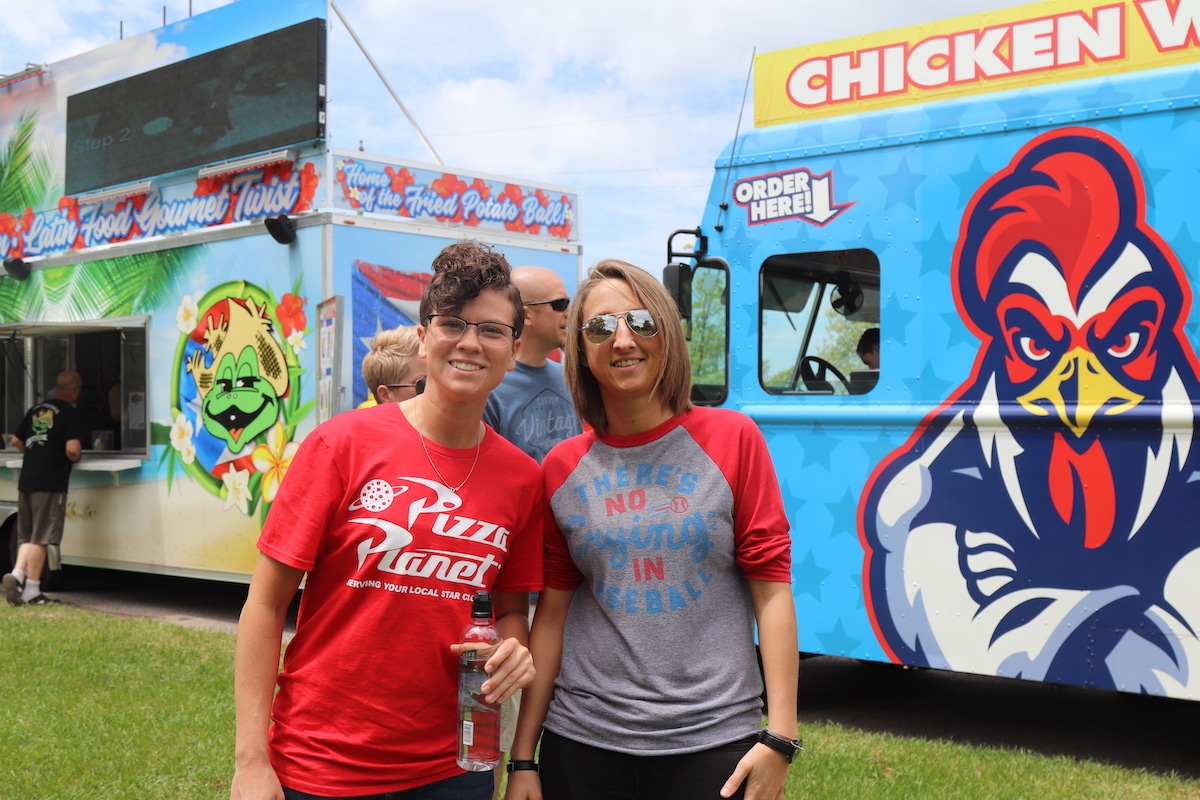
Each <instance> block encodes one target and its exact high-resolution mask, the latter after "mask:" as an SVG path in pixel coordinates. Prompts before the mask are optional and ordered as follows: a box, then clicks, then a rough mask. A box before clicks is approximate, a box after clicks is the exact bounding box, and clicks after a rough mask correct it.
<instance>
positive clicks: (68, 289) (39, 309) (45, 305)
mask: <svg viewBox="0 0 1200 800" xmlns="http://www.w3.org/2000/svg"><path fill="white" fill-rule="evenodd" d="M193 250H194V248H171V249H168V250H159V251H156V252H152V253H138V254H137V255H131V256H122V257H119V258H108V259H104V260H102V261H93V262H90V263H88V264H86V265H85V264H69V265H64V266H58V267H46V268H44V269H37V270H34V271H33V273H32V274H31V275H30V276H29V280H27V281H24V282H22V283H18V282H16V281H13V280H8V279H4V280H0V322H15V321H20V320H28V319H37V320H45V321H55V322H73V321H80V320H89V319H101V318H105V317H123V316H128V315H130V314H149V313H151V312H152V311H154V310H155V309H156V308H159V307H161V306H163V305H167V306H170V307H174V305H175V303H176V302H177V298H178V297H179V296H180V295H182V294H186V292H187V290H186V285H187V281H186V276H185V272H186V266H187V263H188V260H189V257H190V254H191V253H192V252H193Z"/></svg>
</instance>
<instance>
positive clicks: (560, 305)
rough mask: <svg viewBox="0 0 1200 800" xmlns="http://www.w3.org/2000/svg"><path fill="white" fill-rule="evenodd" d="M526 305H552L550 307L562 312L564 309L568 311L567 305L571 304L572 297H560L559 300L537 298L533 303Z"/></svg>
mask: <svg viewBox="0 0 1200 800" xmlns="http://www.w3.org/2000/svg"><path fill="white" fill-rule="evenodd" d="M525 305H527V306H550V308H552V309H554V310H555V311H558V312H560V313H561V312H563V311H566V310H567V307H568V306H570V305H571V298H569V297H560V298H558V299H557V300H535V301H533V302H532V303H525Z"/></svg>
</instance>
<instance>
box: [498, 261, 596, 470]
mask: <svg viewBox="0 0 1200 800" xmlns="http://www.w3.org/2000/svg"><path fill="white" fill-rule="evenodd" d="M512 276H513V282H514V283H515V284H517V288H519V289H520V290H521V299H522V301H523V302H524V304H525V329H524V331H523V332H522V333H521V347H520V349H519V350H518V351H517V364H516V367H515V368H514V369H513V371H512V372H509V373H508V374H507V375H505V376H504V380H503V382H501V384H500V385H499V386H498V387H496V388H495V389H494V390H493V391H492V394H491V396H490V397H489V398H488V402H487V408H486V409H485V410H484V412H483V421H484V422H486V423H487V424H488V425H491V426H492V427H493V428H494V429H495V430H496V433H499V434H500V435H501V436H503V437H504V438H505V439H508V440H509V441H510V442H512V443H513V444H515V445H516V446H517V447H519V448H521V449H522V450H524V451H525V452H526V453H528V454H529V455H530V456H532V457H533V458H534V459H535V460H536V461H537V462H538V463H539V464H540V463H541V462H542V459H543V458H545V457H546V453H548V452H550V448H552V447H553V446H554V445H556V444H558V443H559V442H561V441H563V440H564V439H569V438H570V437H572V436H575V435H576V434H578V433H582V431H583V428H582V426H581V425H580V424H579V418H578V417H577V416H576V415H575V406H574V404H573V403H572V402H571V395H570V393H569V392H568V391H567V387H566V384H565V383H564V382H563V370H562V365H561V364H559V363H558V362H557V361H552V360H550V358H549V356H550V354H551V353H552V352H554V351H555V350H557V349H558V348H560V347H562V345H563V341H564V339H565V337H566V335H567V308H568V307H569V306H570V304H571V298H570V296H569V295H568V294H567V289H566V287H565V286H564V285H563V282H562V278H560V277H558V274H557V273H555V272H554V270H551V269H546V268H545V267H517V268H516V269H514V270H513V271H512Z"/></svg>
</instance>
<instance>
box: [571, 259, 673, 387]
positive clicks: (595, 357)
mask: <svg viewBox="0 0 1200 800" xmlns="http://www.w3.org/2000/svg"><path fill="white" fill-rule="evenodd" d="M644 307H645V305H644V304H643V303H641V302H640V301H639V300H638V299H637V296H636V295H635V294H634V293H633V289H631V288H630V286H629V284H627V283H625V282H624V281H618V280H608V281H604V282H603V283H600V284H598V285H597V286H596V287H595V288H594V289H593V290H592V291H591V292H590V293H589V294H588V296H587V299H586V300H585V301H584V304H583V309H582V314H581V318H582V319H583V321H584V323H585V324H586V321H587V320H589V319H591V318H593V317H597V316H599V315H601V314H616V315H618V316H619V317H620V318H619V319H618V321H617V330H616V333H614V334H613V335H612V336H611V337H609V339H608V340H607V341H605V342H604V343H602V344H592V343H591V342H588V341H585V342H584V345H583V346H584V355H585V357H586V358H587V366H588V369H589V370H590V371H591V373H592V375H593V376H595V378H596V382H597V383H598V384H599V386H600V395H601V397H603V398H604V402H605V404H606V405H607V404H608V403H609V402H610V401H617V400H637V399H641V400H648V399H649V398H650V397H651V396H652V395H653V394H654V391H655V387H656V386H657V384H658V381H659V380H660V378H661V376H662V371H663V350H662V347H663V344H662V337H661V335H659V336H652V337H650V338H645V337H643V336H639V335H637V334H635V333H634V332H633V331H631V330H630V329H629V325H628V323H627V322H626V320H625V318H624V317H623V316H622V315H624V313H625V312H627V311H634V310H637V309H641V308H644Z"/></svg>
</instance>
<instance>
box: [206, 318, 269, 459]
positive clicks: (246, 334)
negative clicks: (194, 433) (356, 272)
mask: <svg viewBox="0 0 1200 800" xmlns="http://www.w3.org/2000/svg"><path fill="white" fill-rule="evenodd" d="M218 307H219V309H220V310H219V311H218V310H216V309H217V308H218ZM213 314H216V318H215V319H214V317H213ZM204 340H205V342H204V347H203V348H202V349H201V350H197V351H196V352H194V353H193V354H192V356H191V358H190V359H188V362H187V370H188V372H189V373H191V375H192V378H193V380H195V382H196V391H197V392H198V394H199V395H200V397H201V398H202V403H201V417H202V418H203V420H204V427H205V429H206V430H207V431H208V432H209V433H211V434H212V435H213V436H216V437H217V438H218V439H220V440H222V441H223V442H225V444H226V446H227V447H228V449H229V451H230V452H232V453H237V452H239V451H241V450H242V449H243V448H244V447H246V445H247V444H249V443H250V442H253V441H254V439H255V438H256V437H257V436H259V435H260V434H262V433H263V432H265V431H266V430H267V429H269V428H270V427H271V426H272V425H273V424H275V421H276V420H277V419H278V417H279V403H280V398H282V397H283V396H284V395H285V394H286V393H287V390H288V384H289V381H288V372H287V364H286V362H285V360H284V355H283V350H282V349H281V348H280V346H279V343H278V342H276V341H275V338H274V337H273V336H272V335H271V320H270V318H269V317H268V316H267V313H266V307H265V306H262V307H259V306H257V305H255V303H254V301H253V300H250V299H246V300H244V301H240V302H239V301H238V300H236V299H234V298H228V299H227V300H226V301H225V302H223V303H220V304H218V306H217V307H214V310H212V311H210V313H209V316H208V324H207V326H206V328H205V330H204ZM206 355H207V356H208V358H207V359H206V357H205V356H206Z"/></svg>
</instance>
